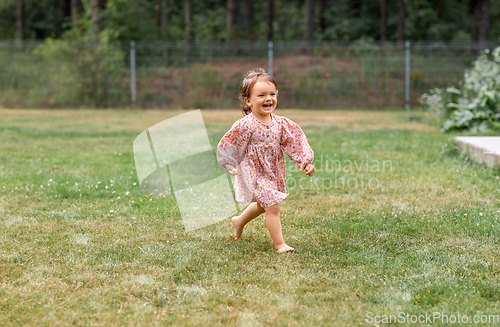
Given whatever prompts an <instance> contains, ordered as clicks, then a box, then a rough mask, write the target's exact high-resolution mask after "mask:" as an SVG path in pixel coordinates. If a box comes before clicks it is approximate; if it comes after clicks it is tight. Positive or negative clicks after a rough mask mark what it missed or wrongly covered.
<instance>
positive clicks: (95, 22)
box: [90, 0, 99, 33]
mask: <svg viewBox="0 0 500 327" xmlns="http://www.w3.org/2000/svg"><path fill="white" fill-rule="evenodd" d="M90 6H91V8H92V26H93V28H94V30H95V31H96V33H97V31H99V0H90Z"/></svg>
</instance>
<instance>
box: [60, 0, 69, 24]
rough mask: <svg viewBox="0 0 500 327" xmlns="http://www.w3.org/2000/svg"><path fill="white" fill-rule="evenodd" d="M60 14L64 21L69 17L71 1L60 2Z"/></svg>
mask: <svg viewBox="0 0 500 327" xmlns="http://www.w3.org/2000/svg"><path fill="white" fill-rule="evenodd" d="M61 13H62V16H63V18H64V20H66V18H67V17H71V0H62V8H61Z"/></svg>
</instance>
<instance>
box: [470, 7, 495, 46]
mask: <svg viewBox="0 0 500 327" xmlns="http://www.w3.org/2000/svg"><path fill="white" fill-rule="evenodd" d="M472 5H473V12H474V21H475V24H474V39H475V40H477V41H479V48H480V49H481V50H482V49H486V48H487V47H488V41H489V38H490V23H491V0H477V1H472Z"/></svg>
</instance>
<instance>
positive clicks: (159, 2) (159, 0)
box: [155, 0, 163, 34]
mask: <svg viewBox="0 0 500 327" xmlns="http://www.w3.org/2000/svg"><path fill="white" fill-rule="evenodd" d="M155 9H156V10H155V14H156V27H158V31H160V33H158V34H161V19H162V18H163V17H162V16H163V13H162V0H156V6H155Z"/></svg>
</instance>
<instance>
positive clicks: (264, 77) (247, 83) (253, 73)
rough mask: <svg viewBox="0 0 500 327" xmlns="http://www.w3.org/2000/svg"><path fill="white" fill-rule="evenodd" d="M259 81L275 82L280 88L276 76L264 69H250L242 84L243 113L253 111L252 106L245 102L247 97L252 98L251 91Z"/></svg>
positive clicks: (246, 113)
mask: <svg viewBox="0 0 500 327" xmlns="http://www.w3.org/2000/svg"><path fill="white" fill-rule="evenodd" d="M257 81H262V82H266V83H270V84H273V85H274V86H275V87H276V90H278V84H276V81H275V80H274V78H273V77H272V76H271V75H269V74H268V73H266V71H265V70H264V69H262V68H257V69H254V70H250V71H248V72H247V73H246V74H245V78H244V79H243V82H241V85H240V99H241V101H243V105H242V106H241V111H242V112H243V115H248V114H249V113H251V112H252V108H251V107H250V106H249V105H247V104H246V103H245V98H250V92H251V91H252V88H253V86H254V85H255V83H257Z"/></svg>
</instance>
